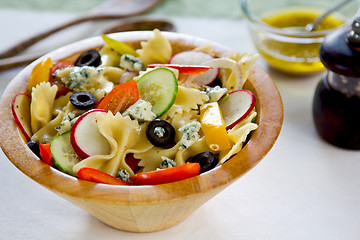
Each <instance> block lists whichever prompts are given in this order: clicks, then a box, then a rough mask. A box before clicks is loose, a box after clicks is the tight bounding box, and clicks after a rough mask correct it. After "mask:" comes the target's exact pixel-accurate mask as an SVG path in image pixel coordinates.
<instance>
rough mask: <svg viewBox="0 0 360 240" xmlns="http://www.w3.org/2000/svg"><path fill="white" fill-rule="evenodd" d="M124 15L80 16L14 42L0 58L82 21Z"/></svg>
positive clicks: (22, 49)
mask: <svg viewBox="0 0 360 240" xmlns="http://www.w3.org/2000/svg"><path fill="white" fill-rule="evenodd" d="M125 17H129V15H128V14H124V15H91V16H84V17H80V18H77V19H74V20H72V21H70V22H67V23H64V24H62V25H60V26H57V27H54V28H52V29H50V30H48V31H46V32H43V33H40V34H38V35H36V36H33V37H31V38H29V39H26V40H24V41H22V42H20V43H18V44H16V45H15V46H13V47H12V48H10V49H7V50H6V51H4V52H2V53H0V58H8V57H12V56H14V55H16V54H18V53H20V52H22V51H24V50H25V49H27V48H28V47H30V46H31V45H33V44H35V43H37V42H39V41H40V40H42V39H44V38H46V37H48V36H50V35H51V34H54V33H56V32H58V31H61V30H63V29H65V28H68V27H71V26H74V25H77V24H79V23H83V22H86V21H95V20H106V19H115V18H125Z"/></svg>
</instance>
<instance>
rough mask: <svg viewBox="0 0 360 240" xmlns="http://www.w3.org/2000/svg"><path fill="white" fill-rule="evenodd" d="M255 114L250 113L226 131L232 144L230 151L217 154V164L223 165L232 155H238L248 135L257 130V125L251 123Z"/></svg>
mask: <svg viewBox="0 0 360 240" xmlns="http://www.w3.org/2000/svg"><path fill="white" fill-rule="evenodd" d="M256 114H257V113H256V112H253V113H251V114H250V115H249V116H247V117H246V118H245V119H244V120H242V121H241V122H240V123H238V124H237V125H236V126H235V127H234V128H232V129H231V130H229V131H228V137H229V139H230V140H231V141H232V142H233V145H232V147H231V149H229V150H224V151H221V152H220V153H219V164H223V163H224V162H226V161H227V160H228V159H229V158H230V157H231V156H232V155H234V154H236V153H238V152H239V151H240V150H241V149H242V146H243V143H244V142H245V141H246V138H247V136H248V135H249V133H250V132H251V131H253V130H255V129H257V127H258V125H257V124H255V123H252V122H251V121H252V119H253V118H254V117H255V116H256Z"/></svg>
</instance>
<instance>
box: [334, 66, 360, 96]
mask: <svg viewBox="0 0 360 240" xmlns="http://www.w3.org/2000/svg"><path fill="white" fill-rule="evenodd" d="M327 81H328V83H329V85H330V86H331V87H332V88H333V89H335V90H337V91H339V92H341V93H343V94H345V95H347V96H348V97H351V96H358V97H360V78H359V77H348V76H344V75H340V74H337V73H334V72H332V71H329V72H328V74H327Z"/></svg>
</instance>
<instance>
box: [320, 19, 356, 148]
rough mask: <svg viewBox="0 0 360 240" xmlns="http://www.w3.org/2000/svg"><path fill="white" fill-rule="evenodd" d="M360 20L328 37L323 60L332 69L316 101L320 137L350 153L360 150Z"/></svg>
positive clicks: (321, 85) (323, 80) (322, 51)
mask: <svg viewBox="0 0 360 240" xmlns="http://www.w3.org/2000/svg"><path fill="white" fill-rule="evenodd" d="M358 34H359V35H360V18H359V19H355V20H354V22H353V24H352V27H351V28H349V29H346V30H339V31H337V32H334V33H333V34H331V35H329V36H328V37H326V39H325V40H324V42H323V43H322V45H321V48H320V59H321V61H322V63H323V64H324V66H325V67H326V68H327V69H328V72H327V73H326V74H325V76H324V78H323V79H322V80H321V81H320V82H319V84H318V86H317V88H316V91H315V94H314V100H313V117H314V122H315V126H316V129H317V131H318V133H319V135H320V136H321V137H322V138H323V139H325V140H326V141H327V142H329V143H331V144H333V145H336V146H338V147H342V148H346V149H360V36H359V35H358Z"/></svg>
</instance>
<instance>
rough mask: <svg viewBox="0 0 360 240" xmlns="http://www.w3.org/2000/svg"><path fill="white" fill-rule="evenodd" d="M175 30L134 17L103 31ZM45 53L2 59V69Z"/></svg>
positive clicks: (168, 23)
mask: <svg viewBox="0 0 360 240" xmlns="http://www.w3.org/2000/svg"><path fill="white" fill-rule="evenodd" d="M154 29H159V30H160V31H169V32H175V25H174V24H173V23H171V22H169V21H165V20H146V19H142V20H141V19H138V20H136V19H133V20H126V21H121V22H120V23H118V24H116V25H113V26H112V27H110V28H108V29H105V30H104V31H103V33H106V34H108V33H113V32H125V31H140V30H154ZM42 55H44V53H40V54H39V53H35V54H31V55H26V56H15V57H8V58H3V59H0V71H4V70H7V69H11V68H14V67H19V66H22V65H25V64H29V63H31V62H33V61H34V60H36V59H38V58H39V57H41V56H42Z"/></svg>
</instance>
